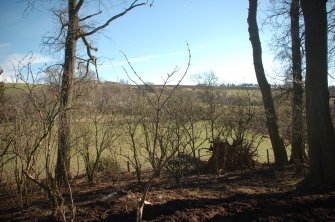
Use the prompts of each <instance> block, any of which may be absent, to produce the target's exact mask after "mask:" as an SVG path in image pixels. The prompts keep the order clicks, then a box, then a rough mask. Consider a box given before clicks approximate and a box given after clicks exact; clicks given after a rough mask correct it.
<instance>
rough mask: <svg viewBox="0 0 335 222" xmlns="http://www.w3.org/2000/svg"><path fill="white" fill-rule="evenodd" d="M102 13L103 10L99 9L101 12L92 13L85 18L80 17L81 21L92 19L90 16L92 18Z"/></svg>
mask: <svg viewBox="0 0 335 222" xmlns="http://www.w3.org/2000/svg"><path fill="white" fill-rule="evenodd" d="M101 13H102V11H99V12H97V13H94V14H92V15H88V16H86V17H84V18H81V19H79V21H80V22H82V21H85V20H87V19H90V18H92V17H94V16H96V15H99V14H101Z"/></svg>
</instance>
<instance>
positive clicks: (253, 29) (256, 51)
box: [248, 0, 288, 166]
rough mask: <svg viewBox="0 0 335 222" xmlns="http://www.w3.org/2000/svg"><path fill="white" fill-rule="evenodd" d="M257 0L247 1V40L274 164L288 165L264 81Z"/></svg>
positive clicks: (269, 88) (267, 87)
mask: <svg viewBox="0 0 335 222" xmlns="http://www.w3.org/2000/svg"><path fill="white" fill-rule="evenodd" d="M256 16H257V0H249V13H248V24H249V29H248V30H249V38H250V42H251V45H252V49H253V59H254V68H255V72H256V77H257V81H258V84H259V87H260V90H261V92H262V98H263V104H264V108H265V115H266V121H267V126H268V130H269V135H270V139H271V144H272V147H273V152H274V157H275V164H276V165H278V166H283V165H286V164H287V163H288V160H287V154H286V150H285V147H284V142H283V139H282V138H281V136H280V134H279V130H278V124H277V114H276V110H275V107H274V104H273V99H272V92H271V87H270V85H269V83H268V81H267V79H266V76H265V72H264V67H263V62H262V47H261V41H260V38H259V33H258V26H257V19H256Z"/></svg>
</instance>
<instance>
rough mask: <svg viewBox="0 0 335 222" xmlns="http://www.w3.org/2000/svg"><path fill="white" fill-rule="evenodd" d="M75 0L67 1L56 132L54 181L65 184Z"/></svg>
mask: <svg viewBox="0 0 335 222" xmlns="http://www.w3.org/2000/svg"><path fill="white" fill-rule="evenodd" d="M76 4H77V3H76V0H69V1H68V13H69V22H68V30H67V36H66V42H65V58H64V70H63V75H62V85H61V97H60V100H61V101H60V109H61V112H60V116H59V132H58V154H57V165H56V172H55V175H56V181H57V183H58V185H65V184H66V183H67V179H68V176H69V175H70V151H71V150H70V148H71V141H70V140H71V111H70V109H71V105H72V91H73V79H74V73H75V62H76V46H77V33H78V29H79V19H78V13H77V12H76V10H75V9H76Z"/></svg>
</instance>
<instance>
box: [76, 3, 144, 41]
mask: <svg viewBox="0 0 335 222" xmlns="http://www.w3.org/2000/svg"><path fill="white" fill-rule="evenodd" d="M137 2H138V0H135V1H134V2H133V3H132V4H131V5H130V7H129V8H127V9H125V10H124V11H123V12H121V13H119V14H117V15H115V16H113V17H111V18H110V19H108V20H107V21H106V22H105V23H104V24H103V25H101V26H98V27H97V28H95V29H93V30H91V31H89V32H86V33H85V32H84V33H80V37H81V36H89V35H92V34H94V33H96V32H98V31H99V30H101V29H104V28H106V27H107V26H108V25H109V24H110V23H111V22H112V21H114V20H115V19H118V18H120V17H122V16H124V15H125V14H127V13H128V12H129V11H131V10H132V9H134V8H136V7H139V6H142V5H146V3H139V4H136V3H137Z"/></svg>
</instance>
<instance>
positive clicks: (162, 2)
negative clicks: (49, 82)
mask: <svg viewBox="0 0 335 222" xmlns="http://www.w3.org/2000/svg"><path fill="white" fill-rule="evenodd" d="M263 2H267V1H263ZM265 7H266V6H265V5H262V4H261V5H260V8H259V10H261V11H260V16H261V15H262V11H263V12H264V10H265ZM24 8H25V4H23V3H17V1H14V0H8V1H1V2H0V28H1V30H2V33H3V34H2V35H0V65H1V66H2V67H3V68H4V70H5V73H6V74H7V75H11V74H12V73H13V70H12V64H13V63H14V64H15V60H17V59H19V58H22V57H23V56H24V55H25V54H27V53H28V52H33V53H34V56H35V60H34V63H35V66H38V65H43V64H44V63H46V62H47V63H55V62H59V61H61V60H62V57H61V54H60V53H57V54H50V53H49V51H48V50H47V49H46V48H45V47H43V46H42V44H41V42H42V37H43V35H44V34H45V33H47V32H52V31H53V30H54V29H55V25H53V24H54V23H53V19H54V18H53V17H52V15H51V13H50V11H49V10H47V9H46V8H48V6H41V5H37V10H34V11H33V12H31V13H30V14H29V15H23V11H24ZM117 9H118V8H114V9H113V10H110V11H108V12H107V14H106V15H105V16H109V15H113V13H114V11H117ZM90 10H93V11H94V9H91V8H90ZM247 13H248V1H247V0H237V1H231V0H206V1H205V0H156V1H155V4H154V6H153V7H148V6H144V7H140V8H137V9H135V10H133V11H131V12H130V13H129V14H127V15H125V16H124V17H121V18H119V19H118V20H116V21H115V22H113V23H112V24H111V25H110V26H109V27H108V28H107V29H106V30H104V31H103V32H101V33H99V34H97V35H95V36H94V37H93V38H91V40H93V44H94V45H95V46H96V47H98V49H99V51H98V52H97V53H96V57H98V59H99V61H100V63H101V65H100V67H99V70H100V71H99V72H100V76H101V78H102V79H104V80H109V81H117V80H120V79H124V80H126V79H127V76H126V75H125V72H124V70H123V68H122V67H126V68H128V66H127V64H126V62H125V59H124V57H123V56H122V54H121V52H120V51H122V52H124V53H125V54H126V55H127V56H128V58H129V59H130V61H131V62H132V65H133V67H134V68H135V69H136V71H137V72H138V74H139V75H141V76H142V78H143V79H144V80H145V81H148V82H153V83H156V84H160V83H161V78H162V77H165V76H166V74H167V73H170V72H171V71H172V70H173V69H174V67H176V66H178V67H179V68H180V73H182V72H183V70H184V69H185V68H186V64H187V60H188V55H187V47H186V42H188V44H189V46H190V50H191V55H192V60H191V67H190V70H189V72H188V74H187V76H186V78H185V79H184V81H183V84H193V83H194V82H192V80H191V78H190V76H192V75H193V74H198V73H203V72H207V71H213V72H214V73H215V74H216V75H217V76H218V77H219V78H220V82H223V83H243V82H248V83H249V82H252V83H256V78H255V74H254V70H253V62H252V52H251V45H250V42H249V36H248V27H247ZM103 21H104V18H101V19H98V20H97V21H96V22H97V23H98V24H101V23H102V22H103ZM261 38H262V40H264V41H263V43H262V45H263V48H264V49H263V51H264V52H263V60H264V63H265V68H266V71H267V73H268V74H269V75H270V76H271V74H272V68H273V67H272V66H273V64H272V56H271V54H270V52H269V50H268V49H267V45H268V42H269V39H270V37H269V36H265V35H264V33H263V32H261ZM175 79H178V76H176V78H175ZM270 81H271V78H270Z"/></svg>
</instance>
